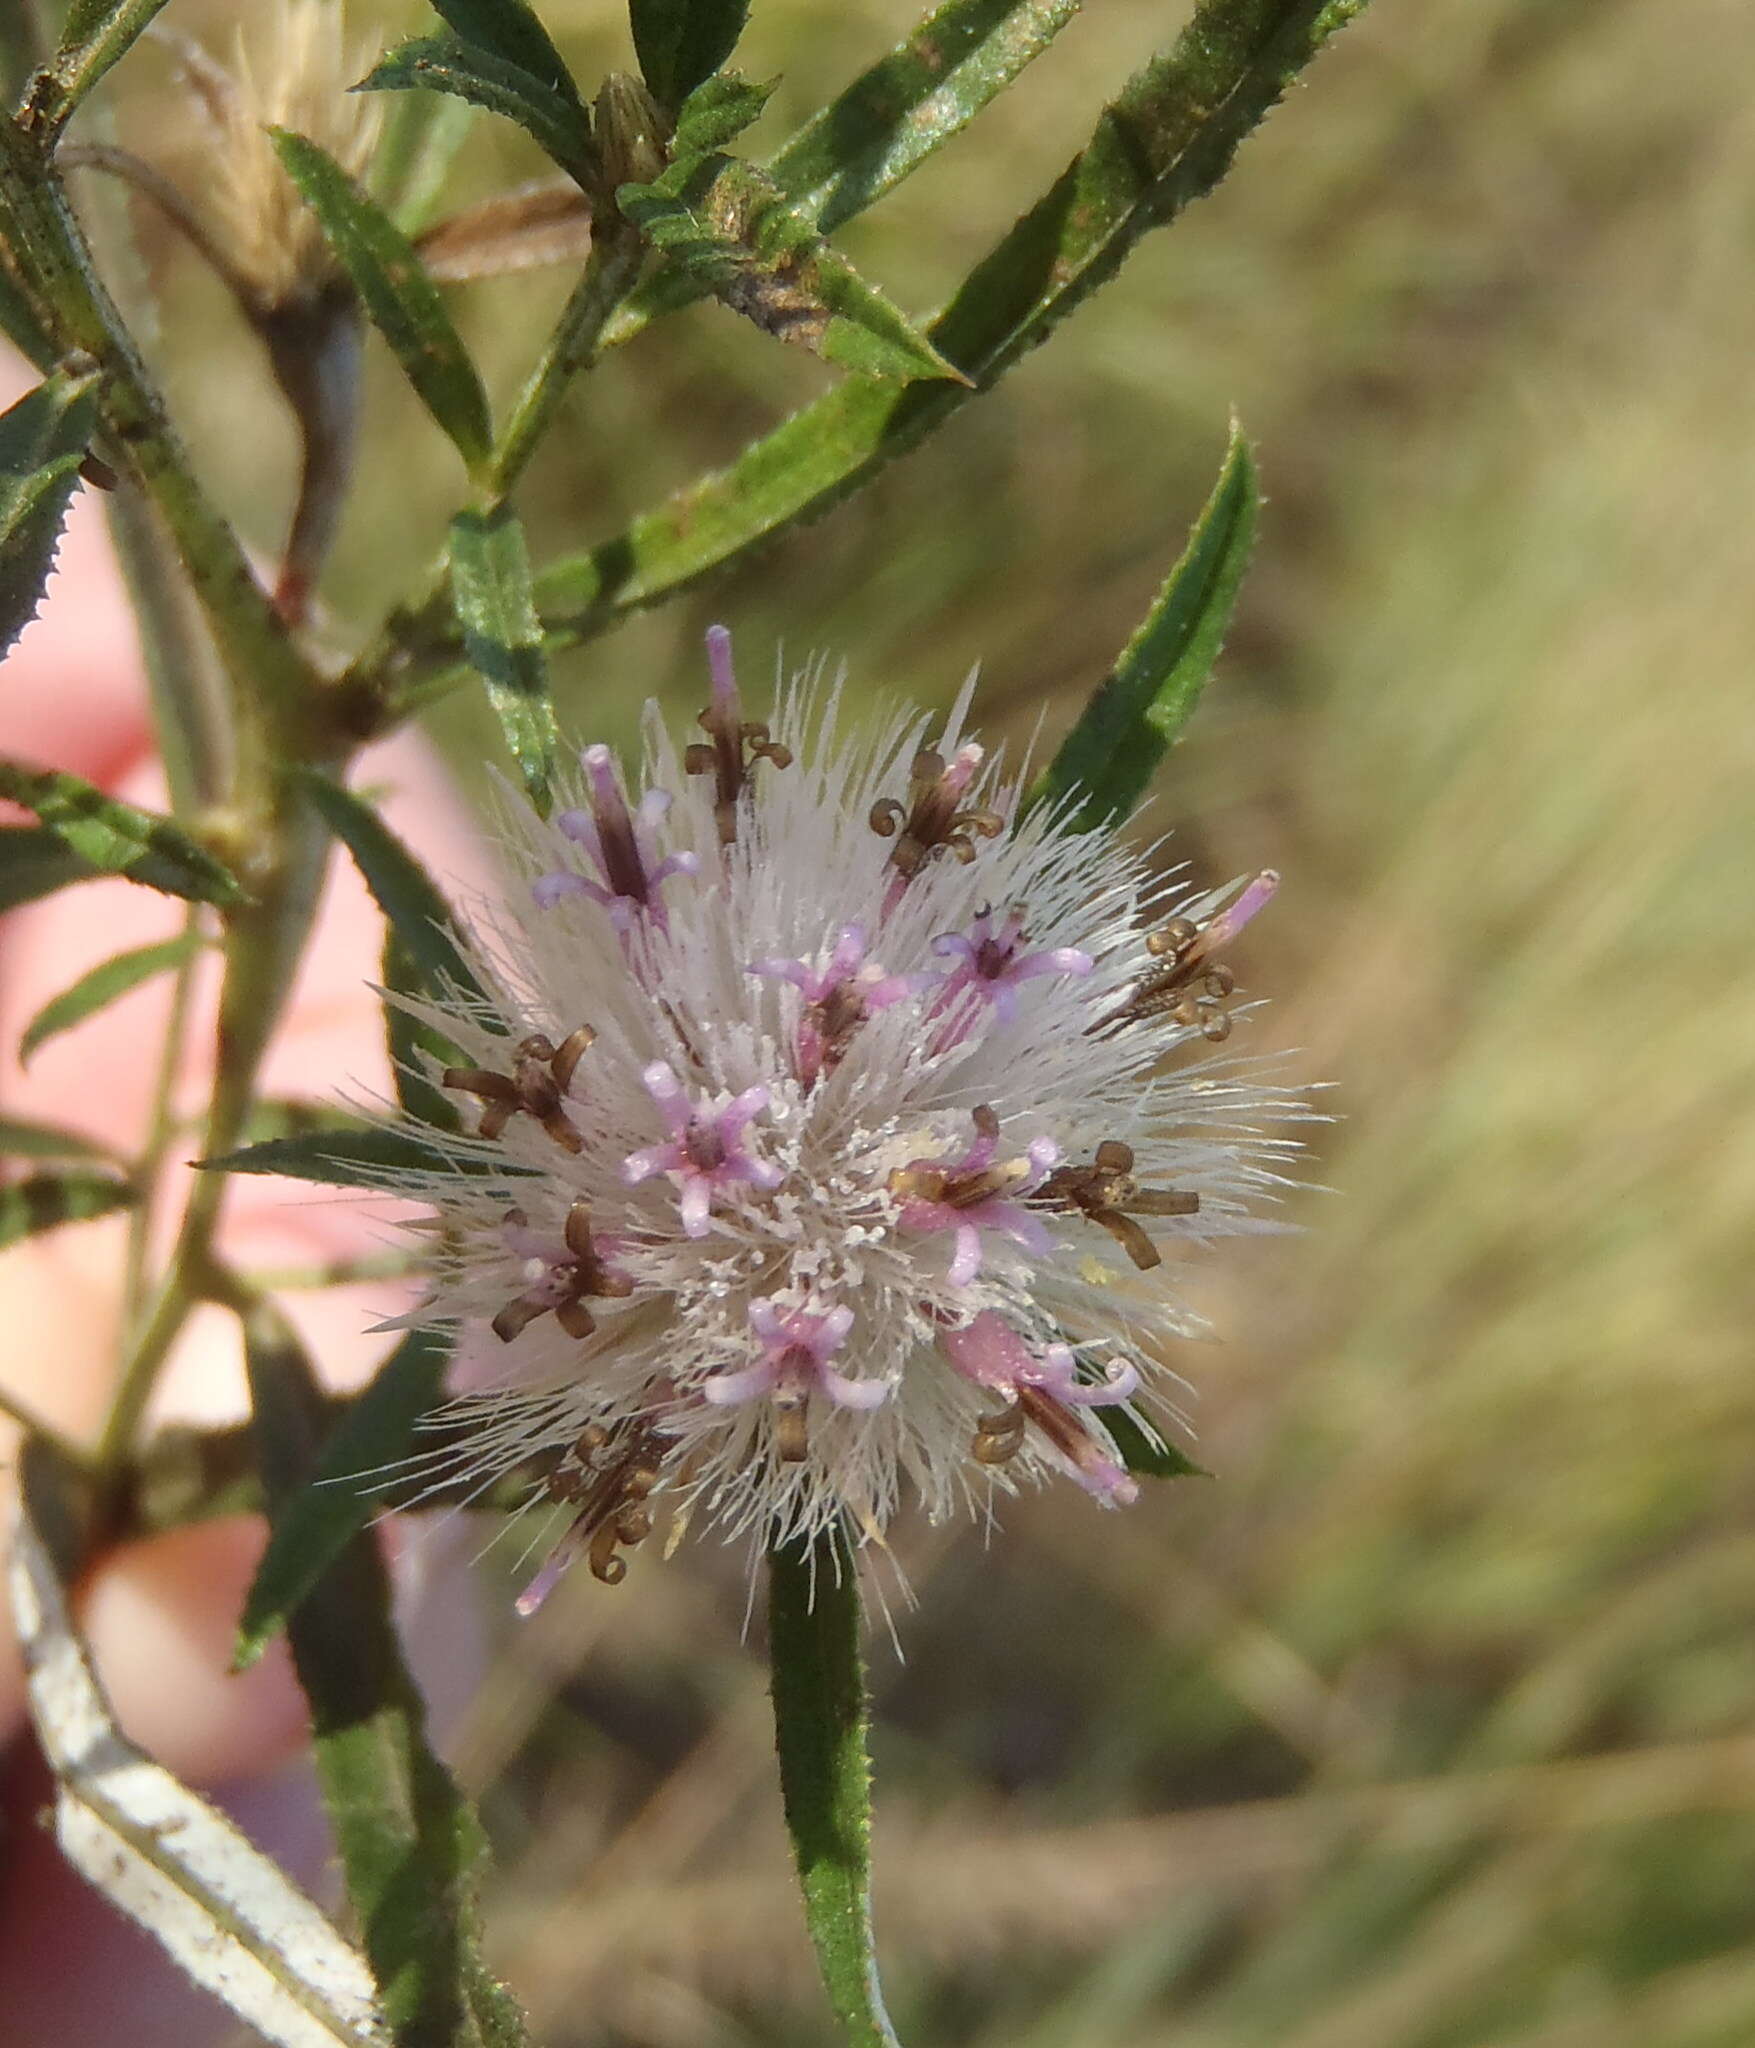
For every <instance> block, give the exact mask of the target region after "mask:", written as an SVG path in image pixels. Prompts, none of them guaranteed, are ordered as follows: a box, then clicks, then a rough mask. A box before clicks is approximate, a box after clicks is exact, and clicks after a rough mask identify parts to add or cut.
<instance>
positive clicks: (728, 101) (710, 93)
mask: <svg viewBox="0 0 1755 2048" xmlns="http://www.w3.org/2000/svg"><path fill="white" fill-rule="evenodd" d="M779 83H780V81H779V80H778V79H777V78H770V79H768V80H767V81H766V82H765V83H763V84H757V83H756V82H755V81H754V80H752V79H748V78H745V77H744V76H743V75H742V74H741V73H740V72H736V71H726V72H722V73H721V74H720V75H719V76H718V77H716V78H707V79H703V80H702V82H701V83H700V84H699V85H697V86H696V87H695V89H694V91H693V92H692V93H690V94H689V96H688V98H687V99H686V100H684V101H683V103H682V108H681V110H680V112H679V113H678V114H677V117H676V133H675V135H673V136H672V137H671V145H670V147H671V155H672V157H673V158H674V159H675V161H676V162H677V163H684V162H686V161H688V160H689V159H690V158H692V157H697V156H706V155H707V154H708V153H709V152H710V151H712V150H715V149H723V148H724V147H725V145H726V144H727V143H728V142H730V141H732V140H733V138H734V137H736V136H739V135H741V134H742V133H743V131H744V130H745V129H746V128H747V127H748V126H749V125H750V123H751V122H752V121H755V120H758V119H759V118H760V116H761V112H762V109H763V108H764V107H765V106H766V105H767V104H768V102H769V100H770V99H771V98H772V97H773V95H774V88H775V86H777V85H778V84H779Z"/></svg>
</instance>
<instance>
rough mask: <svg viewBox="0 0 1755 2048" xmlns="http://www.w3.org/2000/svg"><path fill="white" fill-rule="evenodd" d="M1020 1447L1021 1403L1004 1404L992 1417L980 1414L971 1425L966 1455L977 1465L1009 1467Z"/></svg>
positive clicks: (1022, 1426)
mask: <svg viewBox="0 0 1755 2048" xmlns="http://www.w3.org/2000/svg"><path fill="white" fill-rule="evenodd" d="M1023 1448H1024V1404H1023V1402H1022V1401H1019V1400H1013V1401H1009V1402H1007V1404H1006V1405H1005V1407H1003V1408H1002V1409H1000V1411H999V1412H998V1414H996V1415H983V1416H982V1417H981V1419H980V1421H979V1422H977V1423H976V1425H975V1435H974V1437H973V1438H972V1440H971V1441H970V1444H969V1455H970V1456H971V1457H972V1458H973V1459H974V1460H975V1462H976V1464H977V1465H1009V1464H1010V1463H1011V1461H1012V1459H1014V1458H1015V1457H1016V1456H1017V1455H1018V1453H1019V1452H1020V1451H1021V1450H1022V1449H1023Z"/></svg>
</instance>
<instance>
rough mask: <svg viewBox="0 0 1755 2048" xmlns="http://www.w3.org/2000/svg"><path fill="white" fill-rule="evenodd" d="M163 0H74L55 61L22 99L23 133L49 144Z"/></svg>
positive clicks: (128, 47) (142, 30)
mask: <svg viewBox="0 0 1755 2048" xmlns="http://www.w3.org/2000/svg"><path fill="white" fill-rule="evenodd" d="M164 5H165V0H73V5H72V6H71V7H70V8H68V10H67V25H66V28H65V30H64V32H63V34H62V38H61V47H60V48H59V49H58V50H57V51H56V52H55V60H54V62H53V63H52V64H51V65H50V66H49V69H48V70H47V71H46V72H44V73H43V74H42V75H41V77H40V78H39V79H38V80H36V81H35V82H34V83H33V85H32V89H31V92H30V94H29V96H28V98H27V101H26V108H27V113H26V118H25V119H24V121H23V122H22V123H21V125H22V126H23V127H24V128H25V129H26V131H27V132H35V133H38V134H43V135H45V136H46V137H47V138H48V140H49V141H50V142H53V140H54V138H55V137H56V136H57V135H58V134H59V133H60V132H61V130H62V128H64V127H65V126H66V124H67V117H68V116H69V115H70V114H71V113H72V112H73V110H74V108H75V107H77V106H78V105H79V103H80V101H81V100H82V99H84V98H85V96H86V94H87V93H88V92H90V91H91V89H92V87H93V86H94V85H96V84H97V82H98V80H99V79H100V78H102V77H103V75H104V73H105V72H106V71H108V70H109V68H110V66H111V65H112V64H114V63H115V62H116V61H117V60H118V59H119V58H122V57H125V56H126V55H127V54H128V51H129V50H130V48H131V47H132V46H133V45H134V43H135V42H137V41H138V40H139V38H140V36H141V35H142V34H143V33H144V32H145V30H146V29H147V27H148V26H149V25H150V23H151V21H152V18H153V16H154V15H155V14H157V13H158V12H159V11H160V10H161V9H162V8H163V7H164Z"/></svg>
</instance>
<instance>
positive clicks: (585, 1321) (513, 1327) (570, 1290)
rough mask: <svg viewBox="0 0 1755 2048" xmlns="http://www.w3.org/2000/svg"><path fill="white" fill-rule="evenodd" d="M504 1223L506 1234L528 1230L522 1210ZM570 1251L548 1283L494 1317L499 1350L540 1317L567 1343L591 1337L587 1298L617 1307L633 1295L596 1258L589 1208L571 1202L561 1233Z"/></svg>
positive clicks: (629, 1284) (622, 1277) (621, 1276)
mask: <svg viewBox="0 0 1755 2048" xmlns="http://www.w3.org/2000/svg"><path fill="white" fill-rule="evenodd" d="M506 1223H507V1226H508V1227H509V1228H510V1229H513V1230H526V1229H528V1228H529V1225H530V1219H529V1218H528V1217H527V1216H526V1215H525V1214H524V1211H523V1210H522V1209H508V1210H507V1212H506ZM562 1234H563V1236H564V1238H565V1241H566V1247H567V1251H568V1254H569V1256H568V1259H567V1261H566V1262H565V1263H564V1264H559V1263H557V1264H556V1265H554V1266H552V1267H551V1268H550V1269H549V1273H548V1276H547V1282H546V1284H544V1283H539V1284H538V1285H537V1286H535V1287H533V1288H531V1289H530V1290H529V1292H528V1293H525V1294H520V1295H519V1296H518V1297H517V1298H516V1299H515V1300H513V1301H509V1302H507V1304H506V1306H505V1307H504V1308H503V1309H501V1311H500V1312H499V1314H498V1315H497V1316H495V1317H494V1319H493V1322H492V1324H491V1325H490V1327H491V1328H492V1330H493V1333H494V1335H495V1336H496V1337H498V1338H499V1340H500V1342H501V1343H502V1344H510V1343H511V1341H512V1339H513V1338H514V1337H516V1336H517V1335H518V1333H519V1332H520V1331H521V1330H526V1329H528V1328H529V1327H530V1325H531V1324H532V1323H533V1322H535V1321H536V1319H537V1318H538V1317H539V1316H545V1315H549V1314H552V1315H553V1316H554V1319H555V1321H556V1322H557V1323H559V1324H560V1326H561V1328H562V1329H563V1330H565V1331H566V1333H567V1335H568V1336H569V1337H575V1338H582V1337H589V1336H590V1335H591V1333H592V1332H593V1331H594V1330H595V1329H596V1328H597V1323H596V1320H595V1318H594V1317H593V1316H592V1313H591V1311H590V1310H589V1309H588V1308H587V1307H586V1306H585V1301H586V1298H587V1296H590V1297H593V1298H595V1299H599V1300H608V1301H620V1300H623V1299H625V1298H626V1296H628V1295H630V1294H632V1293H633V1291H634V1283H633V1281H631V1280H630V1279H629V1278H628V1276H627V1275H626V1274H625V1273H618V1272H616V1271H615V1269H614V1268H613V1267H611V1266H609V1265H606V1264H605V1263H604V1261H603V1259H602V1258H600V1257H599V1256H598V1252H597V1248H596V1245H595V1243H594V1241H593V1238H592V1235H591V1205H590V1203H588V1202H575V1203H574V1204H573V1206H572V1207H571V1208H570V1209H569V1210H568V1211H567V1221H566V1227H565V1229H564V1231H563V1233H562Z"/></svg>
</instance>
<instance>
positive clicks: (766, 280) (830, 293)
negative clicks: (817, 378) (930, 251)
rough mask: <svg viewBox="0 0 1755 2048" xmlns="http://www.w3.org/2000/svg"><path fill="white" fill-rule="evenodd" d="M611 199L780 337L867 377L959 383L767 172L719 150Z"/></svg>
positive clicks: (679, 262)
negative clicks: (795, 208) (788, 200)
mask: <svg viewBox="0 0 1755 2048" xmlns="http://www.w3.org/2000/svg"><path fill="white" fill-rule="evenodd" d="M616 203H617V205H618V206H619V207H620V208H621V210H622V212H623V213H624V214H625V215H626V216H627V218H628V219H629V220H631V221H633V222H634V223H635V224H636V225H637V226H638V227H639V228H640V230H641V231H642V233H643V234H644V235H645V236H646V238H647V240H648V241H649V242H650V243H651V244H652V246H653V248H654V249H656V250H657V251H658V252H659V253H660V254H661V255H662V256H664V257H665V258H667V259H668V261H669V262H671V263H672V264H674V265H676V266H677V267H678V268H679V269H681V270H682V271H683V272H684V274H685V275H687V276H688V277H689V278H690V279H692V280H693V281H694V282H695V283H697V284H699V285H701V286H702V287H704V288H705V289H706V290H707V291H710V292H711V293H712V294H713V295H714V297H715V298H717V299H719V300H721V301H722V302H723V303H724V304H725V305H727V306H729V307H731V309H732V310H733V311H734V312H737V313H741V314H743V316H744V317H745V318H746V319H748V320H751V321H753V322H754V323H755V324H756V326H758V327H760V328H761V329H762V330H763V332H764V333H767V334H772V335H774V336H775V337H776V338H777V339H778V340H781V341H788V342H792V343H795V344H796V345H797V346H799V347H801V348H808V349H809V350H810V351H811V352H812V353H813V354H815V355H819V356H822V357H823V358H824V360H825V361H827V362H831V363H837V364H839V365H840V366H841V367H842V368H844V369H849V370H856V371H858V372H860V373H861V374H863V375H865V376H868V377H885V378H900V379H907V378H946V379H949V380H950V381H951V382H952V383H956V384H966V383H967V382H968V379H967V378H966V377H965V376H964V375H963V373H962V371H961V370H959V369H958V368H957V367H956V365H955V364H954V363H952V362H950V361H949V360H948V359H947V358H946V357H945V356H943V355H941V354H940V353H939V351H938V350H937V349H936V348H934V347H933V345H932V343H931V342H930V341H928V340H927V339H926V337H925V336H924V335H923V334H921V333H919V332H918V331H917V330H916V329H915V328H914V326H913V325H912V324H911V322H910V321H909V320H908V319H907V318H906V317H905V315H903V314H902V313H901V312H900V311H899V310H898V309H897V308H896V307H895V306H893V305H892V304H891V303H890V301H889V300H888V299H887V298H885V297H884V295H883V293H882V292H880V291H879V290H878V289H877V288H876V286H874V285H869V284H867V283H866V282H865V280H864V279H863V278H862V277H861V276H860V275H859V273H858V272H857V271H856V270H855V269H854V268H853V266H852V264H850V263H849V262H848V261H847V259H846V258H845V257H844V256H842V255H840V254H839V253H838V252H837V251H836V250H834V249H831V248H830V247H829V245H828V244H827V243H826V242H825V241H824V240H823V239H822V237H821V236H820V235H818V234H817V233H816V232H815V230H814V229H813V228H812V227H811V225H810V223H809V222H808V221H807V220H806V219H805V218H804V217H803V216H802V215H800V214H798V213H795V212H794V211H793V210H792V209H791V208H790V207H789V206H788V205H787V204H786V201H785V198H784V196H783V195H782V193H781V192H780V189H779V187H778V186H777V185H775V183H774V182H773V180H772V179H771V178H769V177H768V176H767V174H766V173H765V172H762V171H759V170H757V169H756V168H755V166H754V165H752V164H746V163H743V162H741V161H740V160H739V159H738V158H736V157H729V156H724V155H721V154H719V153H717V152H714V153H710V154H708V155H707V156H704V157H698V158H693V159H688V160H685V161H683V162H680V163H676V164H673V165H672V166H671V168H670V169H669V170H668V171H666V172H665V173H664V175H663V176H662V177H661V178H657V179H655V180H654V181H653V182H652V183H651V184H650V185H623V186H622V187H621V188H620V190H619V191H618V192H617V193H616Z"/></svg>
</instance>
